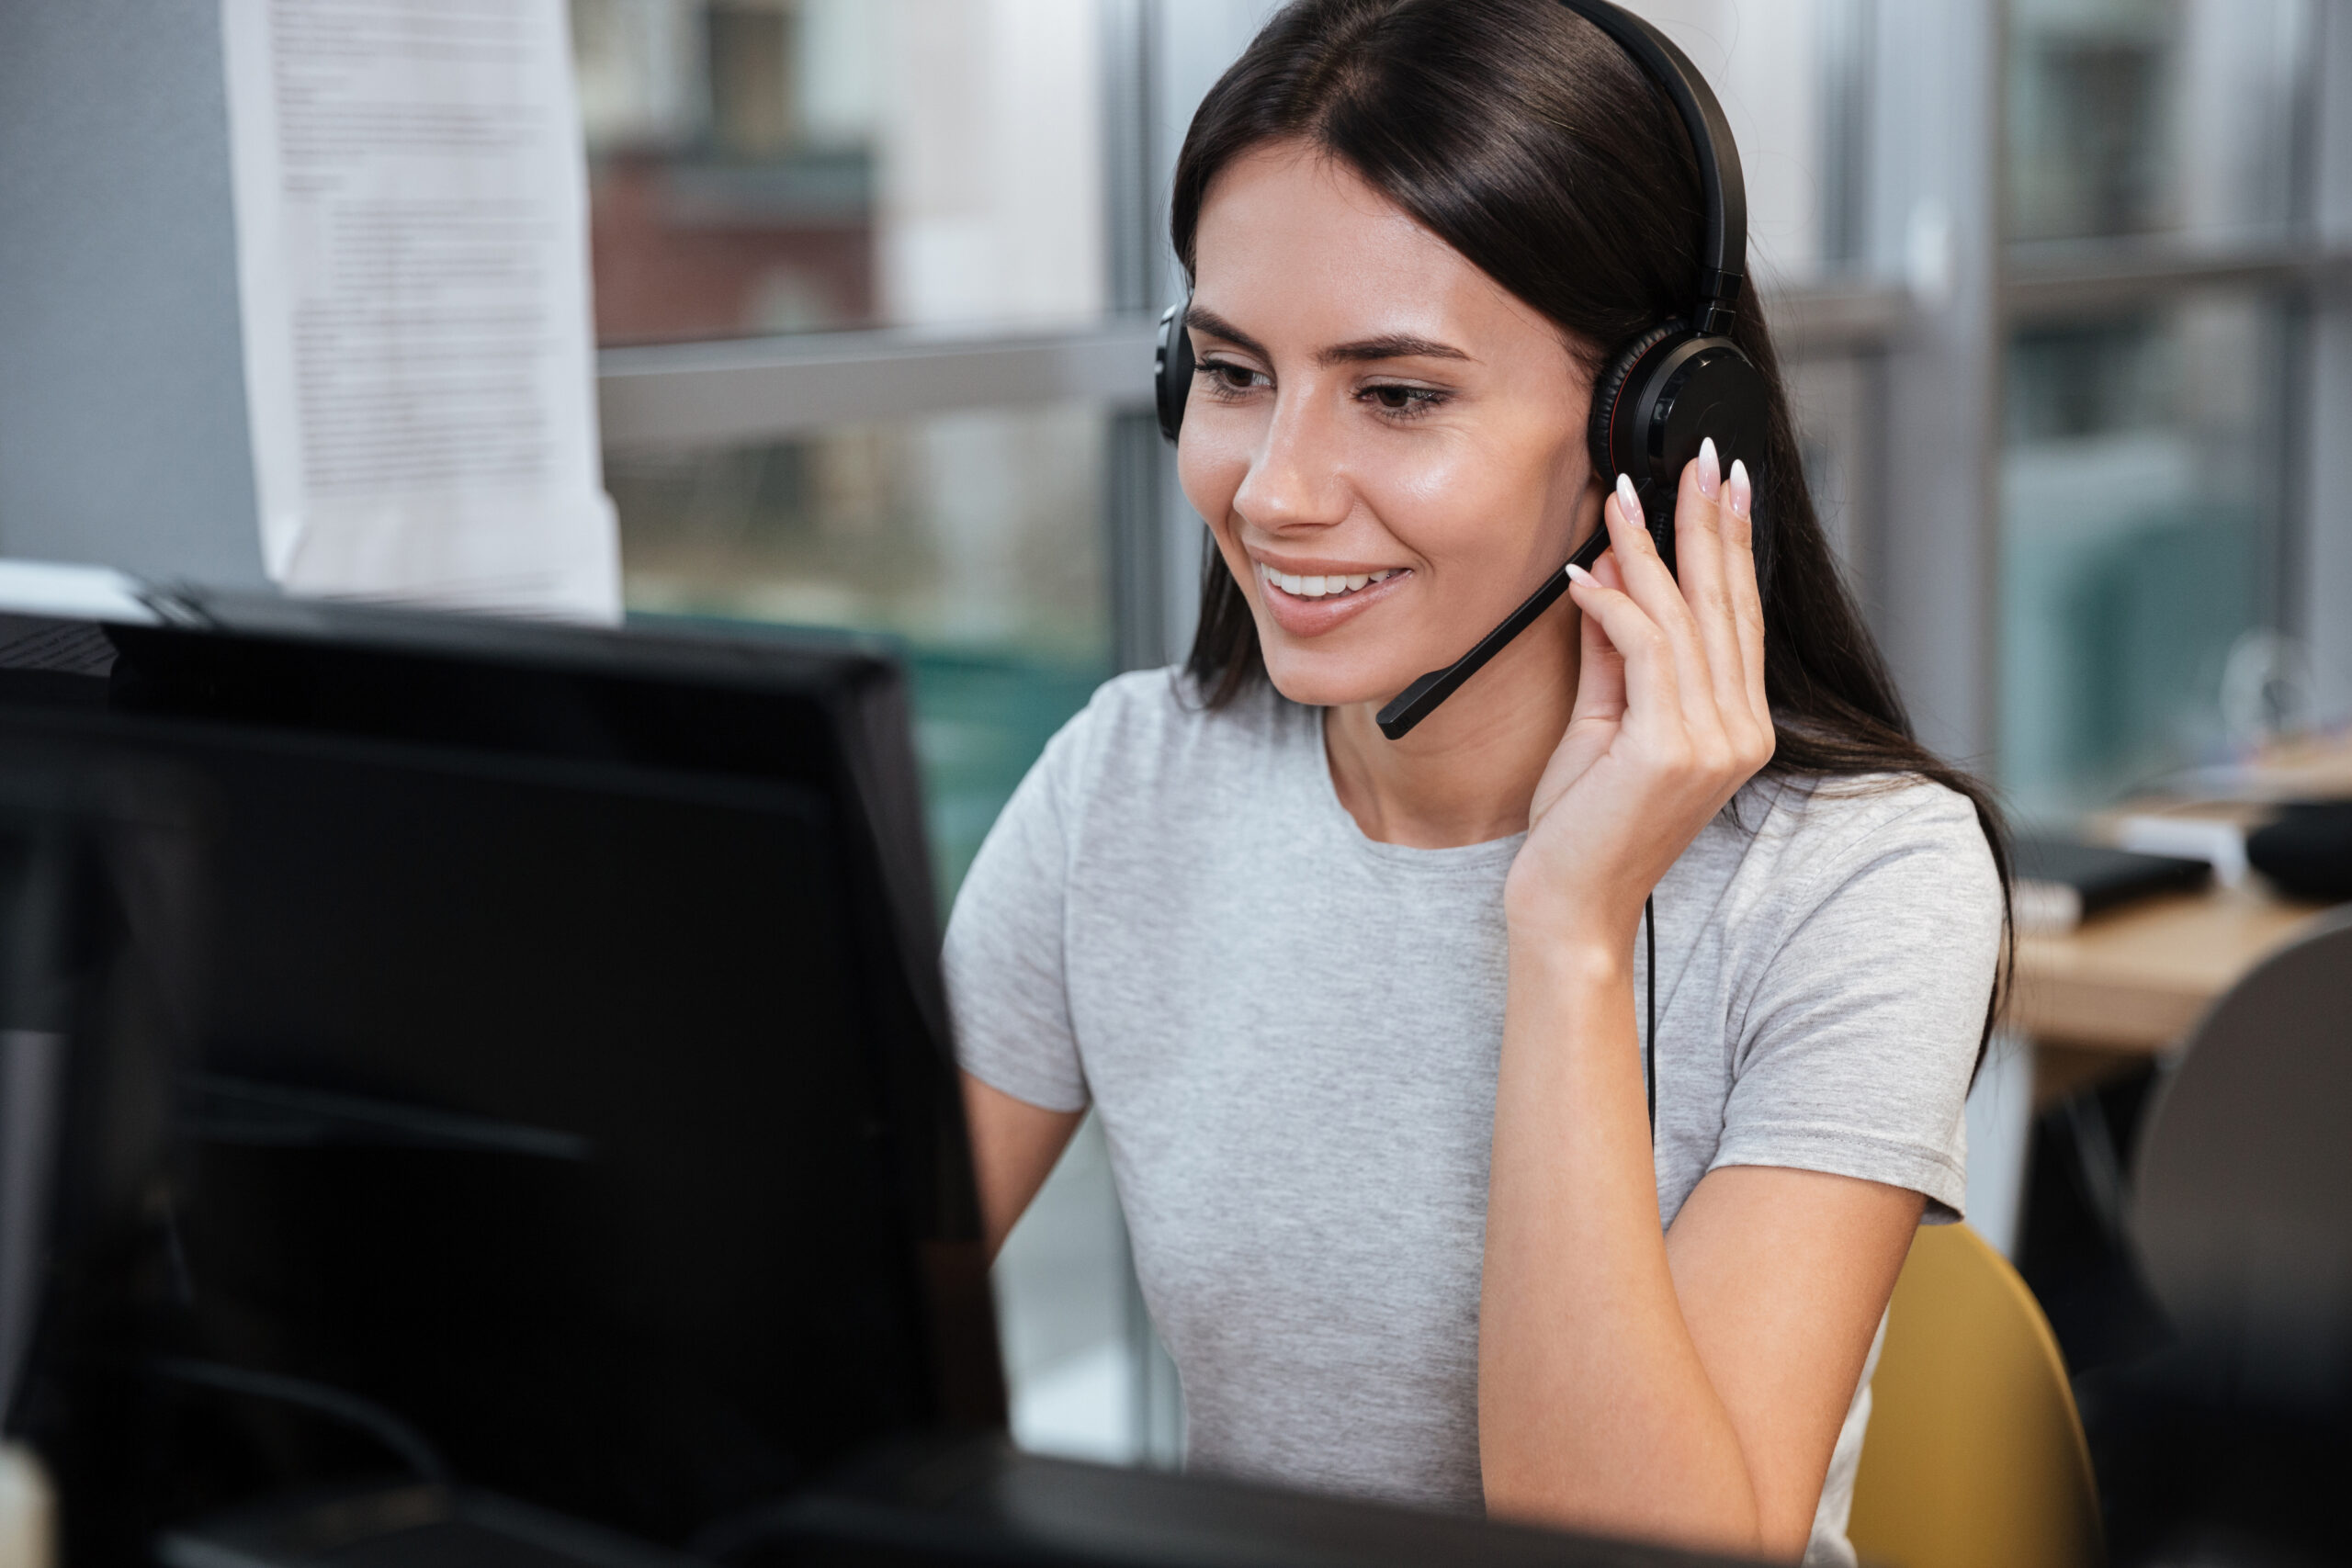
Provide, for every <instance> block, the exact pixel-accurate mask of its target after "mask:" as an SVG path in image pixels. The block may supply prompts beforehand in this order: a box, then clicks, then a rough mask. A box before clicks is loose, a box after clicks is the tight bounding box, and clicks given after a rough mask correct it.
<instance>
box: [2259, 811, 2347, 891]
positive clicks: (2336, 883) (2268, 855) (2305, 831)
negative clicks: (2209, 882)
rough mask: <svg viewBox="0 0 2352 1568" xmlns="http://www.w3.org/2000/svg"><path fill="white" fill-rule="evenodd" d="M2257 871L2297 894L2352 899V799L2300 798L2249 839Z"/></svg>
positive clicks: (2282, 887)
mask: <svg viewBox="0 0 2352 1568" xmlns="http://www.w3.org/2000/svg"><path fill="white" fill-rule="evenodd" d="M2245 858H2246V860H2247V862H2248V863H2251V864H2252V865H2253V867H2254V869H2255V870H2256V871H2258V872H2260V873H2262V874H2263V875H2265V876H2267V877H2268V878H2269V879H2270V880H2271V881H2273V882H2275V883H2277V884H2278V887H2279V890H2280V891H2282V892H2284V893H2286V894H2288V895H2290V896H2291V897H2297V898H2318V899H2324V900H2325V901H2327V902H2329V903H2340V902H2342V901H2344V900H2346V899H2348V898H2352V800H2311V801H2298V802H2295V803H2294V804H2292V805H2290V806H2287V807H2282V808H2281V809H2280V810H2279V813H2278V816H2277V817H2276V818H2273V819H2272V820H2271V821H2269V822H2267V823H2266V824H2265V825H2264V826H2262V827H2260V828H2257V829H2255V830H2254V831H2253V832H2251V833H2248V834H2247V835H2246V838H2245Z"/></svg>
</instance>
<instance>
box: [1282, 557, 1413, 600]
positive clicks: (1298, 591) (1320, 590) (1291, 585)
mask: <svg viewBox="0 0 2352 1568" xmlns="http://www.w3.org/2000/svg"><path fill="white" fill-rule="evenodd" d="M1258 575H1259V576H1260V577H1262V578H1264V579H1265V580H1266V581H1268V582H1271V583H1272V584H1273V585H1274V586H1275V587H1277V588H1279V589H1281V590H1282V591H1283V592H1285V593H1292V594H1295V595H1297V596H1298V597H1299V598H1301V599H1328V598H1329V597H1330V596H1331V595H1332V594H1334V593H1352V592H1355V591H1356V590H1357V589H1359V588H1362V587H1363V586H1364V585H1365V584H1366V583H1369V582H1385V581H1388V580H1389V579H1390V578H1392V577H1394V576H1396V575H1397V569H1395V568H1393V567H1392V568H1391V569H1389V570H1386V571H1359V572H1356V573H1353V574H1352V575H1350V576H1347V577H1301V576H1299V575H1297V574H1295V573H1294V572H1287V571H1276V570H1274V569H1273V568H1272V567H1270V566H1268V565H1267V564H1266V563H1265V562H1264V561H1260V562H1259V563H1258Z"/></svg>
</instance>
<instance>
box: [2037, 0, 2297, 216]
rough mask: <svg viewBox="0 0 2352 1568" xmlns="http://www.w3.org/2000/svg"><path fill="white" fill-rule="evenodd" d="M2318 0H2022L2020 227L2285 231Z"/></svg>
mask: <svg viewBox="0 0 2352 1568" xmlns="http://www.w3.org/2000/svg"><path fill="white" fill-rule="evenodd" d="M2310 25H2311V17H2310V13H2309V0H2012V4H2011V6H2010V9H2009V29H2008V31H2009V63H2008V80H2007V113H2008V154H2009V180H2008V204H2009V212H2008V222H2009V232H2010V237H2011V238H2012V239H2018V240H2029V241H2031V240H2082V239H2089V238H2097V237H2109V236H2120V235H2150V234H2176V235H2183V236H2188V237H2193V238H2195V239H2198V240H2201V241H2208V242H2210V241H2213V240H2222V239H2230V238H2238V239H2244V238H2246V237H2249V236H2260V235H2266V234H2272V235H2275V234H2276V233H2277V232H2278V231H2280V230H2281V229H2282V228H2283V227H2284V226H2285V225H2286V224H2287V223H2288V222H2289V221H2290V219H2291V218H2292V217H2293V215H2294V208H2295V201H2294V189H2295V179H2296V158H2297V152H2296V110H2297V102H2298V93H2297V85H2298V78H2299V73H2300V71H2301V61H2302V60H2303V59H2304V58H2305V56H2306V50H2305V39H2306V35H2307V33H2308V32H2309V30H2310Z"/></svg>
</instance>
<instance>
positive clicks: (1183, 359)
mask: <svg viewBox="0 0 2352 1568" xmlns="http://www.w3.org/2000/svg"><path fill="white" fill-rule="evenodd" d="M1192 303H1193V301H1192V299H1190V297H1187V298H1185V299H1182V300H1180V301H1178V302H1177V303H1176V304H1173V305H1170V306H1169V307H1168V309H1167V310H1163V311H1162V312H1160V316H1159V343H1158V344H1157V346H1155V347H1154V348H1153V349H1152V351H1151V381H1152V389H1153V393H1154V397H1155V400H1156V401H1157V402H1158V403H1159V434H1162V435H1164V436H1166V437H1167V438H1168V439H1169V440H1170V441H1171V442H1172V441H1174V440H1175V439H1176V435H1177V433H1178V432H1179V431H1181V430H1182V429H1183V428H1184V400H1185V399H1186V398H1188V397H1190V396H1191V395H1192V391H1193V334H1192V333H1188V332H1186V331H1185V330H1184V313H1185V312H1186V311H1187V310H1190V309H1191V308H1192Z"/></svg>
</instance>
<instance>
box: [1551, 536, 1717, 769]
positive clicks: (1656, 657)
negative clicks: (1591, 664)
mask: <svg viewBox="0 0 2352 1568" xmlns="http://www.w3.org/2000/svg"><path fill="white" fill-rule="evenodd" d="M1620 570H1621V574H1622V565H1621V569H1620ZM1568 576H1569V577H1570V578H1571V579H1572V580H1573V581H1572V583H1571V585H1570V587H1569V589H1568V596H1569V597H1570V598H1571V599H1574V600H1575V601H1576V604H1577V609H1579V610H1581V611H1583V612H1584V616H1585V621H1586V623H1587V631H1586V635H1587V636H1588V637H1589V636H1590V635H1591V633H1590V627H1591V624H1592V623H1594V622H1598V623H1600V630H1601V633H1602V634H1603V635H1604V636H1606V637H1608V639H1609V644H1610V646H1611V648H1612V649H1615V650H1616V656H1617V663H1618V668H1619V679H1620V680H1621V681H1622V682H1623V698H1622V701H1623V708H1624V713H1625V721H1626V725H1627V728H1629V729H1633V730H1637V731H1641V732H1645V733H1646V734H1648V735H1650V736H1652V737H1655V738H1658V739H1666V738H1668V737H1671V738H1672V739H1674V740H1675V741H1677V742H1679V741H1680V740H1681V739H1683V738H1685V737H1686V736H1687V733H1688V727H1687V725H1686V723H1685V721H1684V719H1683V716H1682V699H1681V695H1680V694H1679V690H1678V682H1676V680H1675V659H1674V649H1673V646H1672V644H1670V643H1669V642H1668V640H1667V637H1666V634H1665V633H1664V632H1662V631H1660V630H1659V629H1658V626H1657V622H1656V621H1653V620H1651V619H1650V617H1649V615H1648V614H1647V613H1646V612H1645V611H1644V610H1643V608H1642V606H1641V605H1640V604H1636V603H1634V599H1633V597H1632V595H1630V594H1629V593H1627V592H1625V591H1624V589H1623V588H1612V587H1611V586H1609V585H1608V584H1606V583H1604V582H1602V581H1600V579H1599V578H1597V577H1595V576H1593V574H1592V573H1590V572H1589V571H1587V570H1584V569H1583V568H1582V567H1577V566H1572V567H1570V568H1568ZM1588 646H1589V645H1588ZM1660 760H1661V761H1671V759H1660Z"/></svg>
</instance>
